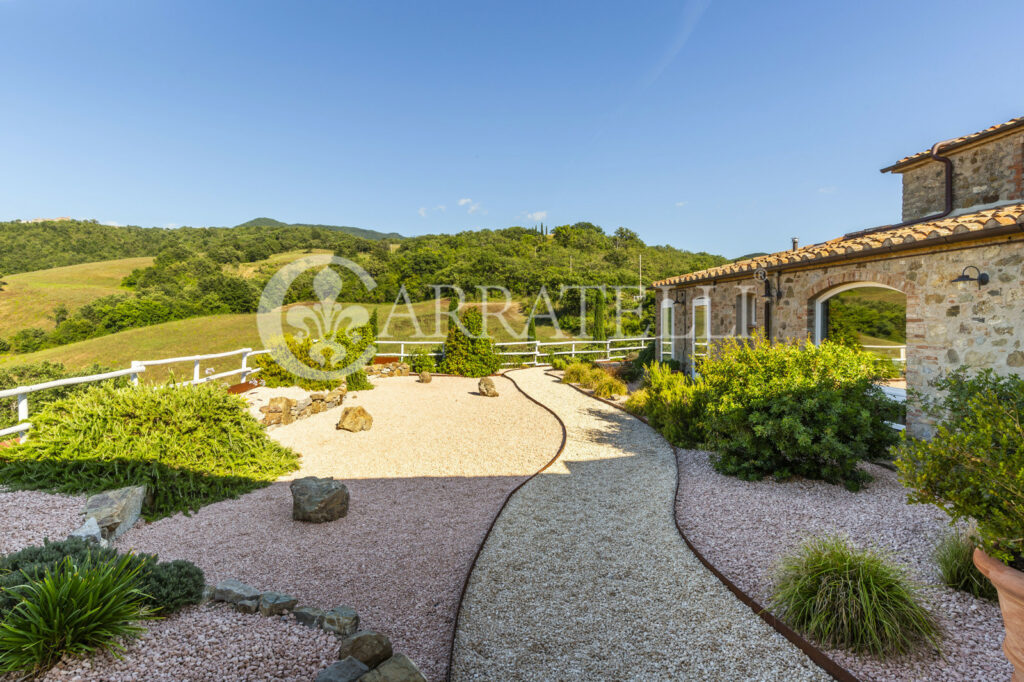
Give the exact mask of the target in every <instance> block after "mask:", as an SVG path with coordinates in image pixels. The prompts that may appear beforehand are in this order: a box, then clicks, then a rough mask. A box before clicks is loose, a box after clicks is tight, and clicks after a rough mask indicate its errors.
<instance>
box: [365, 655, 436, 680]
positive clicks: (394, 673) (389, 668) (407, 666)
mask: <svg viewBox="0 0 1024 682" xmlns="http://www.w3.org/2000/svg"><path fill="white" fill-rule="evenodd" d="M359 682H427V678H425V677H424V676H423V673H421V672H420V670H419V668H417V667H416V664H415V663H413V662H412V661H410V660H409V658H408V657H407V656H405V655H403V654H395V655H394V656H392V657H391V658H389V659H388V660H386V661H384V662H383V663H381V664H380V665H379V666H377V667H376V668H374V669H373V670H371V671H370V672H368V673H366V674H365V675H363V676H362V677H360V678H359Z"/></svg>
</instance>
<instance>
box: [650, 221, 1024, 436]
mask: <svg viewBox="0 0 1024 682" xmlns="http://www.w3.org/2000/svg"><path fill="white" fill-rule="evenodd" d="M968 265H975V266H977V267H979V268H980V269H981V270H982V272H985V273H988V275H989V276H990V277H991V281H990V282H989V284H988V285H986V286H984V287H980V288H979V287H978V283H977V282H968V283H964V284H953V283H952V282H951V280H953V279H954V278H955V277H957V276H959V275H960V274H961V272H962V271H963V269H964V267H966V266H968ZM773 277H774V275H773ZM779 281H780V284H781V286H782V290H783V298H782V300H781V301H779V302H778V303H777V304H775V305H774V313H773V318H772V336H773V338H775V339H802V338H808V337H813V332H814V324H815V319H814V317H815V302H816V300H818V299H820V298H822V297H823V296H824V295H826V294H828V293H829V292H830V291H832V290H834V289H835V288H837V287H839V286H841V285H844V284H848V283H851V282H863V283H864V284H865V285H868V286H870V285H871V284H881V285H885V286H888V287H891V288H893V289H898V290H899V291H902V292H903V293H904V294H906V297H907V385H908V388H912V389H916V390H918V391H921V392H922V393H925V394H929V395H930V394H933V393H934V390H933V389H932V388H931V387H930V386H929V382H930V381H931V380H933V379H935V378H937V377H939V376H940V375H942V374H943V373H945V372H947V371H949V370H951V369H955V368H956V367H959V366H960V365H968V366H970V367H974V368H983V367H991V368H993V369H994V370H995V371H997V372H999V373H1000V374H1006V373H1011V372H1012V373H1021V372H1024V288H1022V287H1021V282H1022V281H1024V240H1021V239H1016V240H1014V241H1009V240H1006V239H1002V240H989V241H987V242H979V243H976V244H972V245H969V246H966V247H964V246H961V247H956V248H948V249H945V250H932V251H924V252H908V255H905V256H896V255H894V256H891V257H888V258H885V259H881V258H879V259H874V260H864V261H860V262H845V263H839V264H830V265H823V266H820V267H808V266H805V268H804V269H802V270H791V271H787V272H784V273H783V274H782V275H781V278H780V280H779ZM754 285H756V286H757V288H756V289H755V291H756V292H757V293H758V319H757V328H758V329H761V330H763V329H764V322H765V319H764V314H763V312H764V300H763V298H762V297H761V294H762V293H763V285H760V284H757V283H755V281H754V280H753V279H752V278H746V279H738V280H733V281H728V282H719V283H717V284H715V285H690V286H688V287H686V307H687V308H689V307H690V305H691V301H692V300H693V298H694V297H696V296H700V295H708V296H710V298H711V319H712V329H711V333H712V336H713V337H718V338H723V337H729V336H733V335H735V332H736V304H735V301H736V294H737V293H738V291H739V287H743V286H745V287H748V288H749V287H751V286H754ZM664 295H666V294H665V293H664V292H659V302H660V300H661V298H662V297H663V296H664ZM679 308H680V306H677V310H678V309H679ZM687 312H688V311H687ZM681 317H683V316H682V315H679V314H677V316H676V319H677V320H679V319H680V318H681ZM659 321H660V320H659ZM677 333H678V334H680V335H681V339H680V340H678V341H677V344H676V359H677V360H679V361H680V362H683V363H684V366H685V367H687V368H688V367H689V359H690V358H689V351H690V348H691V346H690V341H691V338H690V335H689V333H688V330H687V328H686V327H683V328H677ZM908 427H909V428H910V430H911V432H912V433H915V434H926V433H928V431H929V429H930V425H929V424H928V423H927V422H926V420H925V419H924V417H923V415H921V414H920V412H919V411H918V410H916V409H913V408H911V409H910V410H909V414H908Z"/></svg>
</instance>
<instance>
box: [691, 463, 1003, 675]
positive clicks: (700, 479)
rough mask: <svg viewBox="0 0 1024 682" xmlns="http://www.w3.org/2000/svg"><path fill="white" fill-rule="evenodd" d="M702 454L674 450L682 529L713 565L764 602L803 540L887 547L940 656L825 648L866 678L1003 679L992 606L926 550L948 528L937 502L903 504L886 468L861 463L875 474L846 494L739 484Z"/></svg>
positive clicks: (795, 484) (804, 483)
mask: <svg viewBox="0 0 1024 682" xmlns="http://www.w3.org/2000/svg"><path fill="white" fill-rule="evenodd" d="M708 456H709V455H708V453H707V452H702V451H696V450H679V451H678V462H679V477H680V484H679V491H678V496H677V498H676V513H677V516H678V519H679V522H680V526H681V527H682V529H683V531H684V532H685V533H686V535H687V537H688V538H689V539H690V540H691V541H692V542H693V544H694V545H695V546H696V547H697V549H698V550H699V551H700V552H701V553H702V554H704V556H705V557H706V558H707V559H708V560H709V561H710V562H711V563H712V564H714V565H715V566H716V567H717V568H718V569H719V570H720V571H721V572H722V573H723V574H725V575H726V576H727V577H728V578H729V579H730V580H732V581H733V582H735V583H736V584H737V585H738V586H739V587H740V588H741V589H743V590H744V591H745V592H747V593H748V594H750V595H751V596H752V597H754V598H755V599H757V600H758V601H760V602H761V603H762V604H764V603H767V602H768V600H769V596H770V590H771V572H772V568H773V566H774V564H775V562H776V561H777V559H778V558H779V557H780V556H781V555H783V554H785V553H787V552H789V551H791V550H793V549H795V548H796V547H797V546H798V545H799V544H800V542H801V541H802V540H804V539H806V538H807V537H810V536H815V535H823V534H830V533H844V534H846V535H847V536H848V537H849V538H850V539H851V540H852V542H853V543H854V544H855V545H858V546H875V547H878V548H880V549H882V550H884V551H887V552H888V553H890V554H891V555H892V557H893V558H894V559H895V560H896V561H898V562H899V563H902V564H905V565H907V567H908V568H909V570H910V574H911V576H912V577H913V578H914V579H916V580H917V581H919V582H921V583H923V584H925V585H926V587H925V589H924V595H925V597H926V599H928V602H929V603H928V607H929V609H930V610H931V611H932V613H934V614H935V616H936V617H937V619H938V621H939V623H940V625H941V627H942V629H943V631H944V636H943V640H942V644H943V648H944V651H943V654H944V658H943V657H940V656H939V655H937V654H934V653H919V654H916V655H914V656H911V657H905V658H902V659H895V660H889V661H881V660H877V659H872V658H868V657H863V656H855V655H852V654H850V653H848V652H844V651H829V650H826V652H827V653H828V654H829V655H830V656H831V657H832V658H833V659H834V660H836V662H838V663H840V664H841V665H843V666H844V667H845V668H847V669H848V670H850V671H851V672H852V673H854V674H855V675H857V676H858V677H860V678H861V679H864V680H910V679H913V680H939V679H941V680H979V679H984V680H1000V679H1005V680H1008V679H1010V676H1011V675H1012V672H1013V671H1012V668H1011V666H1010V664H1009V663H1008V662H1007V661H1006V659H1005V657H1004V656H1003V653H1002V649H1001V646H1002V639H1003V625H1002V619H1001V616H1000V612H999V607H998V605H997V604H996V603H994V602H989V601H985V600H982V599H977V598H975V597H972V596H971V595H969V594H966V593H964V592H959V591H955V590H952V589H950V588H947V587H945V586H943V585H941V583H940V582H939V580H938V577H937V573H936V567H935V564H934V562H933V560H932V552H933V550H934V548H935V545H936V544H937V543H938V542H939V540H940V538H942V537H943V535H945V534H946V533H948V532H949V525H948V517H947V516H946V515H945V514H944V513H943V512H942V511H940V510H939V509H936V508H935V507H931V506H927V505H907V504H906V495H907V491H906V489H905V488H904V487H903V486H901V485H900V483H899V482H898V481H897V480H896V474H895V473H894V472H892V471H889V470H888V469H884V468H882V467H878V466H874V465H870V464H867V465H863V466H864V468H865V469H866V470H867V471H868V472H869V473H870V474H871V476H872V477H873V478H874V480H873V481H872V482H870V483H869V484H867V485H866V486H865V487H864V488H863V489H862V490H861V491H860V492H856V493H852V492H849V491H847V490H845V489H844V488H842V487H841V486H836V485H829V484H827V483H822V482H819V481H808V480H793V481H787V482H776V481H770V480H764V481H758V482H747V481H742V480H740V479H738V478H733V477H730V476H724V475H722V474H719V473H717V472H715V471H714V470H713V469H712V468H711V465H710V463H709V461H708Z"/></svg>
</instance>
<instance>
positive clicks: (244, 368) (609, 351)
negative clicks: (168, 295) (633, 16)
mask: <svg viewBox="0 0 1024 682" xmlns="http://www.w3.org/2000/svg"><path fill="white" fill-rule="evenodd" d="M652 340H653V339H650V338H646V337H634V338H628V339H609V340H608V341H554V342H547V343H540V342H537V341H510V342H506V343H498V344H495V345H496V346H500V347H502V348H508V347H511V346H523V350H522V351H509V350H503V351H499V354H500V355H503V356H516V357H519V358H530V359H529V360H528V361H525V362H526V364H530V365H538V364H542V358H545V357H547V356H548V355H573V356H576V355H585V354H594V353H597V354H599V355H602V356H603V359H606V360H614V359H621V358H622V357H624V354H625V353H626V352H628V351H631V350H639V349H642V348H643V347H644V345H636V344H637V343H639V342H643V343H644V344H646V343H647V342H649V341H652ZM621 343H626V344H633V345H626V346H620V345H617V344H621ZM389 344H390V345H394V344H397V345H398V346H399V349H398V353H388V352H385V351H382V350H381V348H380V347H381V346H382V345H389ZM423 345H426V346H433V347H436V348H440V349H441V352H442V353H443V352H444V344H443V343H437V342H434V341H388V340H381V339H378V341H377V356H387V357H395V356H396V355H397V357H399V358H400V359H402V360H404V359H406V358H408V357H410V356H411V355H412V353H411V352H409V353H407V352H406V347H407V346H423ZM554 346H561V347H569V349H568V350H561V351H556V350H554V349H553V348H552V350H550V351H543V352H542V351H541V348H548V347H554ZM584 346H585V347H586V348H584ZM594 346H597V348H594ZM269 352H270V351H269V350H267V349H263V350H253V349H252V348H239V349H238V350H232V351H227V352H225V353H207V354H204V355H188V356H185V357H181V358H165V359H163V360H132V363H131V367H129V368H128V369H119V370H116V371H114V372H105V373H103V374H90V375H88V376H81V377H68V378H66V379H57V380H55V381H47V382H45V383H42V384H33V385H31V386H18V387H16V388H9V389H7V390H3V391H0V400H3V399H5V398H17V401H18V421H19V422H20V423H18V424H16V425H14V426H11V427H8V428H6V429H0V438H2V437H3V436H11V435H14V434H21V438H24V437H25V433H26V432H27V431H29V430H30V429H31V428H32V423H31V422H29V421H28V417H29V413H28V397H29V395H31V394H32V393H36V392H38V391H45V390H47V389H51V388H60V387H62V386H74V385H76V384H84V383H88V382H92V381H105V380H107V379H116V378H118V377H123V376H127V377H130V378H131V381H132V383H135V384H137V383H139V375H140V374H142V373H143V372H145V371H146V369H147V368H148V367H156V366H159V365H171V364H177V363H186V362H191V363H192V379H191V380H190V381H181V382H178V384H177V385H178V386H192V385H196V384H203V383H206V382H208V381H217V380H219V379H226V378H227V377H232V376H236V375H237V376H238V380H239V383H244V382H245V381H247V380H248V378H249V377H251V376H252V375H253V374H256V373H257V372H259V371H260V369H259V367H255V368H253V367H249V358H251V357H253V356H256V355H263V354H264V353H269ZM236 355H240V356H242V358H241V366H240V367H238V368H236V369H230V370H227V371H225V372H217V373H210V374H204V372H203V368H202V363H203V361H207V360H217V359H220V358H228V357H233V356H236ZM599 359H600V358H599ZM504 364H505V365H519V364H522V362H516V361H515V360H510V361H508V362H505V363H504ZM211 371H212V370H211Z"/></svg>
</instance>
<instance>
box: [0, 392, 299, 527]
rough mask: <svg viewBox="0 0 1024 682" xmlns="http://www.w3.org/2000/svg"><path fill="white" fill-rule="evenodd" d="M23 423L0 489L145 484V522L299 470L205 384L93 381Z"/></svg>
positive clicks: (243, 410)
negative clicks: (24, 433)
mask: <svg viewBox="0 0 1024 682" xmlns="http://www.w3.org/2000/svg"><path fill="white" fill-rule="evenodd" d="M32 424H33V427H34V428H33V429H32V432H31V434H30V436H29V438H28V440H26V441H25V442H24V443H21V444H18V445H14V446H12V447H8V448H4V449H2V450H0V481H3V482H4V485H6V486H7V487H9V488H11V489H14V490H46V491H49V492H57V493H65V494H95V493H98V492H101V491H104V490H110V489H112V488H122V487H125V486H132V485H145V486H147V490H148V492H149V494H150V496H151V499H150V500H148V502H147V504H146V505H145V506H144V507H143V515H144V516H145V517H146V518H147V519H157V518H160V517H163V516H169V515H171V514H174V513H176V512H190V511H194V510H196V509H199V508H200V507H202V506H203V505H206V504H210V503H212V502H217V501H219V500H223V499H228V498H234V497H238V496H239V495H241V494H243V493H247V492H250V491H252V490H255V489H256V488H260V487H263V486H265V485H268V484H270V483H271V482H273V481H274V480H276V479H277V478H279V477H280V476H282V475H283V474H286V473H288V472H290V471H295V470H296V469H298V468H299V459H298V455H296V454H295V453H294V452H293V451H291V450H289V449H287V448H284V447H282V446H280V445H278V444H277V443H275V442H274V441H272V440H271V439H270V438H268V437H267V435H266V434H265V433H264V431H263V429H262V428H260V426H259V424H258V423H257V422H256V420H255V419H253V418H252V417H251V416H250V415H249V413H248V410H247V407H246V404H245V401H244V400H243V399H242V398H240V397H238V396H234V395H230V394H228V393H227V391H225V390H224V389H223V388H221V387H219V386H215V385H212V384H201V385H199V386H181V387H175V386H170V385H168V386H161V387H155V388H153V387H146V386H124V387H115V386H111V385H108V384H97V385H95V386H92V387H90V388H89V389H88V390H86V391H82V392H81V393H77V394H75V395H73V396H70V397H68V398H65V399H64V400H60V401H57V402H54V403H51V404H50V405H47V406H46V407H44V408H43V409H42V410H41V411H40V412H39V413H37V414H35V415H33V416H32Z"/></svg>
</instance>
